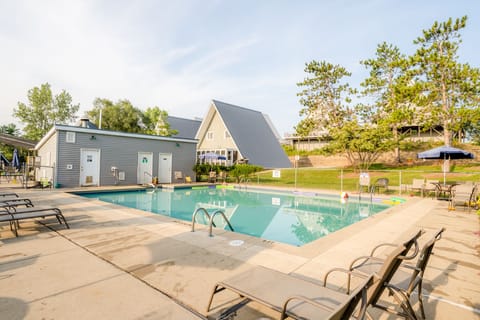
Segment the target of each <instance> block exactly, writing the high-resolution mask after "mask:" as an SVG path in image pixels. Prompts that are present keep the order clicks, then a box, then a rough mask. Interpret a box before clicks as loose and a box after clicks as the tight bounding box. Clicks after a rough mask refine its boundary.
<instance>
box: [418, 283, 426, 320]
mask: <svg viewBox="0 0 480 320" xmlns="http://www.w3.org/2000/svg"><path fill="white" fill-rule="evenodd" d="M417 292H418V304H419V305H420V314H421V316H422V319H426V318H425V310H424V309H423V296H422V280H420V281H419V282H418V287H417Z"/></svg>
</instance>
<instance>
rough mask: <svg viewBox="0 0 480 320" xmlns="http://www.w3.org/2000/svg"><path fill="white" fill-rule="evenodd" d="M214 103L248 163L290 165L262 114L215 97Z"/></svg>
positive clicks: (270, 165)
mask: <svg viewBox="0 0 480 320" xmlns="http://www.w3.org/2000/svg"><path fill="white" fill-rule="evenodd" d="M213 105H214V106H215V108H216V110H217V112H218V113H219V115H220V117H221V118H222V120H223V122H224V124H225V126H226V128H227V130H228V132H229V133H230V135H231V137H232V139H233V140H234V142H235V144H236V146H237V147H238V149H239V150H240V153H241V154H242V156H243V157H245V158H247V159H248V160H249V163H251V164H256V165H260V166H263V167H265V168H288V167H291V164H290V160H288V157H287V155H286V154H285V152H284V151H283V149H282V147H281V146H280V143H279V141H278V139H277V138H276V137H275V134H274V132H273V131H272V128H271V123H268V122H267V120H266V119H265V116H264V114H262V113H261V112H259V111H255V110H251V109H247V108H243V107H239V106H235V105H233V104H228V103H225V102H221V101H217V100H213Z"/></svg>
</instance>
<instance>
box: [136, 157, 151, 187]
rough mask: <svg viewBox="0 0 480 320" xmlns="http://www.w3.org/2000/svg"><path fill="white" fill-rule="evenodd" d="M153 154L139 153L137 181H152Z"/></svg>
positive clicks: (140, 182) (145, 182)
mask: <svg viewBox="0 0 480 320" xmlns="http://www.w3.org/2000/svg"><path fill="white" fill-rule="evenodd" d="M152 170H153V154H152V153H151V152H139V153H138V165H137V183H138V184H147V183H152V178H153V177H152Z"/></svg>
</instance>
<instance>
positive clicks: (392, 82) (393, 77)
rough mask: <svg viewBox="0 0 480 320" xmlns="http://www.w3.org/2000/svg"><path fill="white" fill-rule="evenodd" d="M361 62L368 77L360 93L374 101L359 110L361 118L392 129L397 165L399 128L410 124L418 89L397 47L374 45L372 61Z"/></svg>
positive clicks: (398, 157)
mask: <svg viewBox="0 0 480 320" xmlns="http://www.w3.org/2000/svg"><path fill="white" fill-rule="evenodd" d="M360 63H361V64H363V65H364V66H365V67H366V68H367V69H370V75H369V77H368V78H366V79H365V80H364V81H363V82H362V83H361V86H362V87H363V88H364V90H363V91H362V94H363V95H364V96H366V97H368V98H370V99H371V100H372V101H373V103H372V105H368V106H364V108H361V111H363V113H364V114H363V116H365V117H368V118H369V121H372V122H374V123H376V124H377V125H379V126H383V125H385V126H387V127H388V128H390V129H391V131H392V135H393V137H392V138H393V143H394V148H395V157H396V160H397V162H400V142H401V141H402V139H403V137H402V136H401V135H400V134H399V128H400V127H401V126H403V125H406V124H410V123H411V121H412V118H413V110H414V109H413V108H412V105H413V104H415V101H414V100H415V99H414V97H415V96H416V95H415V89H417V87H418V86H414V85H412V84H411V83H412V81H411V79H412V74H411V72H409V71H410V70H409V68H410V63H409V60H408V59H407V57H406V56H405V55H403V54H402V53H401V52H400V49H399V48H398V47H396V46H393V45H391V44H387V43H386V42H383V43H381V44H379V45H378V46H377V51H376V56H375V58H373V59H368V60H364V61H361V62H360Z"/></svg>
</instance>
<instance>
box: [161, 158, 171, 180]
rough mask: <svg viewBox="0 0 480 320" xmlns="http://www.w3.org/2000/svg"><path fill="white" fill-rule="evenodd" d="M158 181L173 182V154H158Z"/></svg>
mask: <svg viewBox="0 0 480 320" xmlns="http://www.w3.org/2000/svg"><path fill="white" fill-rule="evenodd" d="M158 182H159V183H172V154H171V153H159V154H158Z"/></svg>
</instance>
